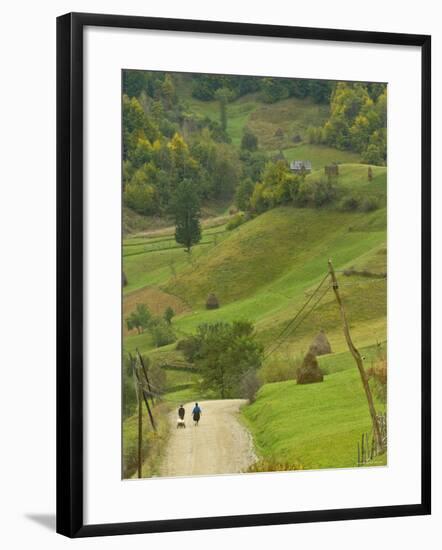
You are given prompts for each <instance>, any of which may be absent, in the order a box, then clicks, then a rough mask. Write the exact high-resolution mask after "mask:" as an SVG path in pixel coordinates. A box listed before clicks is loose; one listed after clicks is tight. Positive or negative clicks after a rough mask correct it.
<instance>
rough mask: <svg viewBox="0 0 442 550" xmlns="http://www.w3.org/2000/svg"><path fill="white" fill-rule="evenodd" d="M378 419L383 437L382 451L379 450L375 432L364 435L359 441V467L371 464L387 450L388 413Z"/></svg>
mask: <svg viewBox="0 0 442 550" xmlns="http://www.w3.org/2000/svg"><path fill="white" fill-rule="evenodd" d="M377 417H378V423H379V428H380V431H381V437H382V449H378V448H377V445H376V439H375V437H374V433H373V430H372V431H371V432H370V433H369V432H365V433H363V434H362V435H361V441H360V442H359V441H358V466H364V464H367V463H369V462H370V461H371V460H373V459H374V458H375V457H376V456H377V455H378V454H380V453H381V452H383V451H384V450H385V449H386V448H387V413H384V414H378V415H377Z"/></svg>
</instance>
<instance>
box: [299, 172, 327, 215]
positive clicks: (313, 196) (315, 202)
mask: <svg viewBox="0 0 442 550" xmlns="http://www.w3.org/2000/svg"><path fill="white" fill-rule="evenodd" d="M335 196H336V187H335V184H334V182H333V181H329V180H328V179H327V178H321V179H320V180H313V181H311V180H304V181H303V182H302V183H301V184H300V185H299V188H298V192H297V195H296V199H295V203H296V205H297V206H313V207H316V208H319V207H321V206H324V205H326V204H328V203H330V202H332V201H333V199H334V198H335Z"/></svg>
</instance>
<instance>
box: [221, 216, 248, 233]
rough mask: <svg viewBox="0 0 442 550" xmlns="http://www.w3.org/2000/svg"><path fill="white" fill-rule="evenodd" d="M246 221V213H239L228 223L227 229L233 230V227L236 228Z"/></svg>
mask: <svg viewBox="0 0 442 550" xmlns="http://www.w3.org/2000/svg"><path fill="white" fill-rule="evenodd" d="M245 221H246V217H245V215H244V214H242V213H239V214H236V215H235V216H233V217H232V218H231V219H230V220H229V222H228V223H227V225H226V229H227V231H232V229H236V228H237V227H239V226H240V225H242V224H243V223H244V222H245Z"/></svg>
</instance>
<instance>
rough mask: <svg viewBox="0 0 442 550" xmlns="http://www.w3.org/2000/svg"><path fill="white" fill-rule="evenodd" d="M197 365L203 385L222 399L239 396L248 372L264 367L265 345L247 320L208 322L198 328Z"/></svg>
mask: <svg viewBox="0 0 442 550" xmlns="http://www.w3.org/2000/svg"><path fill="white" fill-rule="evenodd" d="M196 338H197V341H198V351H197V352H196V354H195V364H196V366H197V367H198V368H199V370H200V373H201V377H202V382H201V383H202V386H203V387H204V388H206V389H209V390H212V391H214V392H216V393H217V394H218V395H219V396H220V397H221V398H222V399H225V398H227V397H239V396H241V393H242V389H243V388H242V382H243V379H244V375H245V374H246V373H249V376H250V372H251V371H255V372H256V370H257V369H258V368H259V367H260V366H261V361H262V353H263V348H262V346H261V344H259V343H258V342H257V341H256V335H255V332H254V328H253V325H252V324H251V323H249V322H247V321H234V322H233V323H232V324H230V323H213V324H204V325H200V326H199V327H198V331H197V336H196Z"/></svg>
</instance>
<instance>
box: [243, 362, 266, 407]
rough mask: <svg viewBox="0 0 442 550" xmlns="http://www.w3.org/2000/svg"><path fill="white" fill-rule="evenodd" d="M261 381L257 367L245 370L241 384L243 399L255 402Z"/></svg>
mask: <svg viewBox="0 0 442 550" xmlns="http://www.w3.org/2000/svg"><path fill="white" fill-rule="evenodd" d="M260 387H261V383H260V381H259V378H258V375H257V374H256V370H255V369H250V370H248V371H247V372H245V373H244V374H243V376H242V378H241V381H240V384H239V391H240V396H241V397H242V398H243V399H248V400H249V401H250V403H253V402H254V401H255V399H256V394H257V393H258V390H259V388H260Z"/></svg>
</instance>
